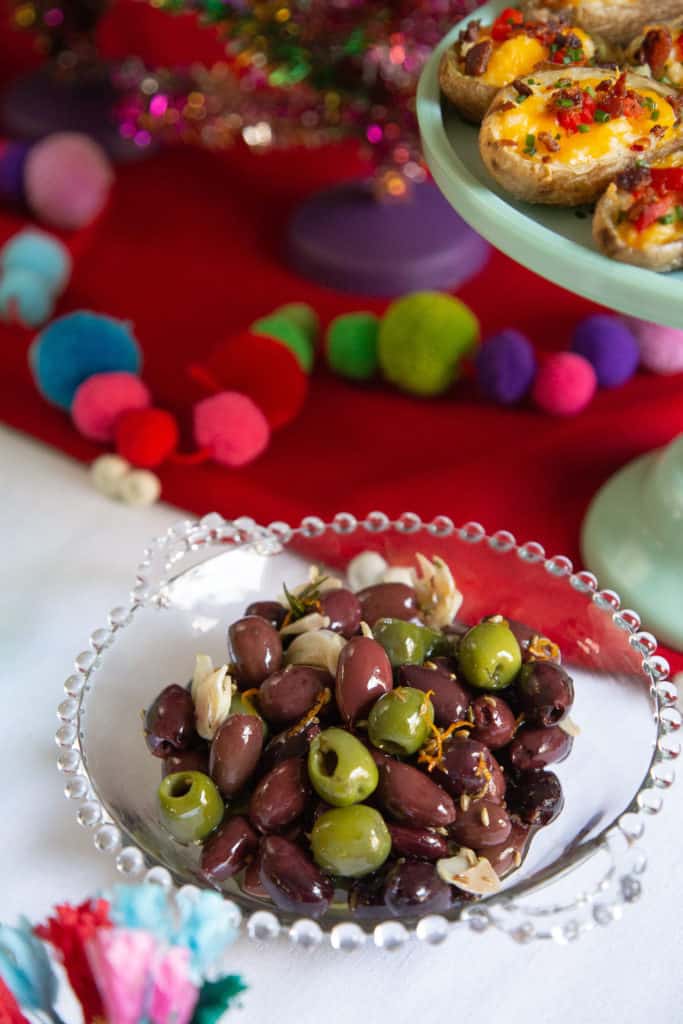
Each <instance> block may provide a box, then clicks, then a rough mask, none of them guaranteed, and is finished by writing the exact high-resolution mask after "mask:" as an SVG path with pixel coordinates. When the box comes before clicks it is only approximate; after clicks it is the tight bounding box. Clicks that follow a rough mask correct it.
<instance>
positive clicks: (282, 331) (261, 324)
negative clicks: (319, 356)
mask: <svg viewBox="0 0 683 1024" xmlns="http://www.w3.org/2000/svg"><path fill="white" fill-rule="evenodd" d="M249 329H250V330H251V331H253V332H254V334H267V335H268V337H269V338H275V340H276V341H281V342H282V344H283V345H286V346H287V348H288V349H290V350H291V351H292V352H293V353H294V355H295V356H296V358H297V359H298V360H299V365H300V366H301V369H302V370H304V372H305V373H310V372H311V370H312V369H313V359H314V352H313V345H312V344H311V341H310V340H309V338H308V337H307V336H306V335H305V334H304V332H303V331H302V330H301V328H300V327H298V326H297V325H296V324H295V323H294V322H293V321H292V320H290V319H288V318H287V317H286V316H282V315H280V314H276V313H271V315H270V316H264V317H263V318H262V319H261V320H255V321H254V323H253V324H252V325H251V327H250V328H249Z"/></svg>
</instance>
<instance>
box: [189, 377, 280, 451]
mask: <svg viewBox="0 0 683 1024" xmlns="http://www.w3.org/2000/svg"><path fill="white" fill-rule="evenodd" d="M194 436H195V441H196V443H197V445H198V447H199V448H200V449H206V450H207V451H208V452H209V454H210V456H211V458H212V459H215V461H216V462H220V463H221V465H223V466H230V467H232V468H236V467H238V466H245V465H246V464H247V463H248V462H251V461H252V460H253V459H255V458H257V456H259V455H260V454H261V452H263V451H264V450H265V449H266V447H267V445H268V441H269V440H270V427H269V426H268V420H267V419H266V417H265V416H264V414H263V413H262V412H261V410H260V409H259V407H258V406H257V405H256V404H255V403H254V402H253V401H252V400H251V399H250V398H248V397H247V396H246V395H241V394H239V393H238V392H236V391H222V392H220V393H219V394H217V395H212V396H211V398H205V399H203V400H202V401H201V402H198V403H197V405H195V407H194Z"/></svg>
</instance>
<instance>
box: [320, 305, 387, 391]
mask: <svg viewBox="0 0 683 1024" xmlns="http://www.w3.org/2000/svg"><path fill="white" fill-rule="evenodd" d="M378 333H379V317H376V316H375V314H374V313H345V314H344V315H343V316H338V317H337V318H336V319H335V320H333V321H332V323H331V324H330V326H329V327H328V329H327V361H328V363H329V364H330V368H331V369H332V370H334V371H335V373H339V374H341V375H342V377H350V378H351V379H352V380H367V379H368V377H372V376H373V374H374V373H375V372H376V371H377V335H378Z"/></svg>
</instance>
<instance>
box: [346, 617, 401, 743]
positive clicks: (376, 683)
mask: <svg viewBox="0 0 683 1024" xmlns="http://www.w3.org/2000/svg"><path fill="white" fill-rule="evenodd" d="M393 685H394V683H393V676H392V671H391V662H390V661H389V658H388V656H387V652H386V651H385V650H384V648H383V647H382V645H381V644H378V643H377V641H376V640H372V639H371V638H370V637H367V636H355V637H353V639H351V640H349V642H348V643H347V644H346V646H345V647H344V648H343V649H342V652H341V654H340V655H339V662H338V664H337V682H336V687H335V693H336V698H337V707H338V708H339V712H340V714H341V716H342V718H343V720H344V722H345V723H346V725H349V726H350V725H353V724H354V723H355V722H356V720H357V719H363V718H367V716H368V714H369V712H370V708H371V707H372V705H373V704H374V703H375V701H376V700H377V699H378V698H379V697H382V696H383V695H384V694H385V693H388V692H389V690H391V689H392V687H393Z"/></svg>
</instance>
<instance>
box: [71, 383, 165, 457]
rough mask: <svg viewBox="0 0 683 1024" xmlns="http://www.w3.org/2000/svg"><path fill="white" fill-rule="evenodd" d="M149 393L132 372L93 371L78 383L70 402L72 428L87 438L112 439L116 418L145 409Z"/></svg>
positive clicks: (148, 400)
mask: <svg viewBox="0 0 683 1024" xmlns="http://www.w3.org/2000/svg"><path fill="white" fill-rule="evenodd" d="M151 400H152V399H151V396H150V393H149V391H148V390H147V388H146V387H145V385H144V384H143V383H142V381H141V380H140V378H139V377H136V376H135V374H134V373H123V372H112V373H96V374H94V376H92V377H88V378H87V380H84V381H83V383H82V384H81V385H80V387H79V388H78V390H77V391H76V394H75V395H74V400H73V403H72V405H71V416H72V419H73V421H74V424H75V426H76V429H77V430H79V431H80V432H81V434H83V437H87V438H89V439H90V440H91V441H113V440H114V434H115V431H116V424H117V421H118V420H119V418H120V417H121V416H122V415H123V414H124V413H126V412H130V411H131V410H132V409H146V408H147V407H148V406H149V404H150V402H151Z"/></svg>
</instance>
